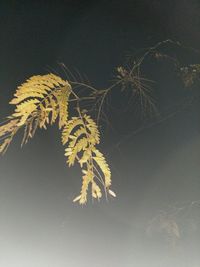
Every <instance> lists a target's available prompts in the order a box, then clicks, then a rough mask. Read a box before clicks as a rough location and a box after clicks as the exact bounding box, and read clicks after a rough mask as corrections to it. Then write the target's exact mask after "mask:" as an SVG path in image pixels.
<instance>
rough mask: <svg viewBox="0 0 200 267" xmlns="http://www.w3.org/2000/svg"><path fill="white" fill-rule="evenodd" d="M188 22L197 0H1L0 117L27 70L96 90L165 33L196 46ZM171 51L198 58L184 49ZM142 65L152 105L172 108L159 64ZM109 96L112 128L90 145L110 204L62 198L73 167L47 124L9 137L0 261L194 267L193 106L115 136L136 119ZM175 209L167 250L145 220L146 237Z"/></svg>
mask: <svg viewBox="0 0 200 267" xmlns="http://www.w3.org/2000/svg"><path fill="white" fill-rule="evenodd" d="M199 27H200V3H199V1H198V0H190V1H189V0H175V1H171V0H169V1H156V0H152V1H148V0H140V1H139V0H138V1H133V0H132V1H131V0H124V1H118V0H115V1H114V0H110V1H104V0H102V1H78V0H76V1H75V0H74V1H0V58H1V64H0V88H1V90H0V115H1V118H2V119H3V118H4V117H5V116H7V115H9V114H10V113H11V112H12V107H10V106H9V105H8V102H9V101H10V99H11V98H12V96H13V94H14V91H15V88H16V86H18V85H19V84H20V83H22V82H23V81H24V80H25V79H27V78H28V77H29V76H31V75H34V74H45V73H47V72H49V71H51V70H53V71H57V72H58V73H59V74H60V75H63V72H62V69H61V68H60V67H59V66H58V64H57V63H58V62H63V63H65V64H66V65H67V66H68V67H69V68H70V69H71V70H73V69H74V68H76V69H78V71H79V72H80V73H84V74H86V75H87V77H89V79H90V81H91V82H93V83H94V84H95V85H96V86H97V87H100V88H102V87H105V86H108V84H109V83H108V82H109V80H111V79H113V70H114V68H115V67H117V66H119V65H120V64H122V63H123V62H124V59H125V56H126V55H127V54H129V53H130V52H132V51H136V50H137V49H139V48H143V47H147V46H151V45H154V44H155V43H156V42H158V41H161V40H165V39H168V38H172V39H175V40H178V41H180V42H182V43H184V44H185V45H187V46H192V47H194V48H196V49H199V48H200V34H199ZM182 53H183V52H182ZM181 56H182V57H183V58H184V59H183V60H185V62H189V63H197V62H200V57H199V58H198V57H197V55H194V54H192V53H191V54H187V55H185V54H184V53H183V54H181ZM148 68H149V69H147V70H149V71H150V72H152V73H153V75H155V73H156V72H157V71H159V79H160V80H161V81H162V87H161V86H157V87H156V88H157V90H160V91H159V92H157V93H158V99H159V100H158V101H159V102H158V105H159V106H160V108H161V109H162V108H171V109H173V104H174V103H176V99H181V98H182V97H184V96H185V95H187V93H185V92H183V90H182V88H181V87H180V84H176V83H175V85H174V84H173V82H172V81H170V79H168V76H167V72H165V69H164V68H160V69H159V68H156V67H154V66H153V67H152V66H149V67H148ZM63 77H64V78H65V76H64V75H63ZM171 99H174V100H173V102H174V103H173V104H172V106H170V104H169V103H171ZM169 100H170V101H169ZM120 101H121V95H116V96H115V97H113V99H112V100H111V104H112V106H114V107H115V108H116V109H114V108H112V109H111V110H110V111H109V109H108V117H109V119H110V121H111V123H112V125H113V127H114V130H113V129H111V127H109V126H106V127H104V128H103V133H102V134H103V136H102V146H101V149H102V151H103V152H105V154H106V155H107V159H108V162H109V164H110V166H111V170H112V179H113V190H114V191H115V192H116V193H117V198H116V199H111V200H110V201H109V202H106V201H105V199H102V200H101V201H100V202H99V203H98V202H94V203H92V202H91V201H89V203H88V204H87V206H84V207H80V206H78V205H77V204H74V203H72V200H73V198H74V197H75V196H76V195H77V194H78V192H79V190H80V186H81V176H80V175H81V173H80V170H79V168H76V167H75V168H70V169H69V168H67V166H66V164H65V158H64V155H63V154H64V149H63V147H62V145H61V142H60V133H59V131H58V130H57V128H56V127H52V128H49V129H48V131H44V130H43V131H42V130H38V131H37V133H36V136H35V137H34V139H33V140H31V141H30V142H29V143H28V144H27V145H26V146H24V147H23V149H21V148H20V140H21V138H22V136H21V135H20V134H19V135H18V136H17V137H16V138H15V140H14V142H13V143H12V144H11V146H10V148H9V149H8V151H7V153H6V154H5V156H3V157H1V160H0V267H165V266H166V267H167V266H168V267H169V266H170V267H171V266H173V267H198V266H199V262H200V256H199V255H198V254H199V251H198V246H199V244H200V216H199V211H200V208H199V209H198V208H196V207H194V208H192V209H190V210H188V209H187V205H188V203H191V202H192V201H194V200H198V199H200V164H199V159H200V152H199V151H200V116H199V114H200V113H199V111H200V110H199V103H194V104H193V105H192V106H190V107H188V108H186V109H185V110H183V111H182V112H179V113H177V114H176V116H174V117H172V118H171V119H169V120H166V121H165V122H163V123H161V124H159V125H156V126H154V127H151V128H148V129H146V130H144V131H142V132H140V133H139V134H137V135H134V136H131V137H130V138H128V139H124V138H125V136H126V135H127V134H128V133H130V132H131V131H134V129H136V128H137V127H136V126H135V123H138V121H137V119H136V118H135V117H134V116H133V114H132V113H131V111H130V110H129V111H128V112H127V113H125V112H121V106H120ZM125 101H126V100H124V102H123V101H122V104H125ZM122 110H123V108H122ZM121 140H124V141H123V142H122V143H121V144H120V146H119V147H116V143H117V142H119V141H121ZM174 206H178V207H183V206H184V207H186V208H185V209H184V210H183V213H179V215H177V216H176V217H175V219H176V222H177V224H178V226H179V228H180V236H181V237H180V240H179V241H178V244H177V247H176V248H175V249H172V248H171V246H169V244H168V242H167V240H166V238H165V236H163V235H162V233H161V232H159V231H158V230H157V228H156V226H155V229H154V228H153V230H152V233H151V234H150V235H149V234H147V231H146V228H147V225H148V222H150V221H151V220H152V218H155V217H156V216H157V215H158V214H159V212H160V211H161V210H163V211H169V210H171V209H173V207H174Z"/></svg>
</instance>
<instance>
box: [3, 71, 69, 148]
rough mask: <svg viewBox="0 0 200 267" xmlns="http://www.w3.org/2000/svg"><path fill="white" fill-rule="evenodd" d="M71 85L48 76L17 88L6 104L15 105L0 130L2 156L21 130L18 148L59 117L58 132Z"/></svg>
mask: <svg viewBox="0 0 200 267" xmlns="http://www.w3.org/2000/svg"><path fill="white" fill-rule="evenodd" d="M70 93H71V86H70V84H69V83H68V82H67V81H64V80H62V79H61V78H60V77H59V76H56V75H54V74H52V73H50V74H46V75H36V76H32V77H31V78H29V79H28V80H27V81H26V82H25V83H23V84H22V85H20V86H18V88H17V90H16V93H15V94H14V98H13V99H12V100H11V101H10V104H12V105H15V111H14V113H13V114H12V115H11V116H9V117H8V119H9V120H8V122H7V123H5V124H3V125H2V126H1V127H0V139H1V141H2V140H3V141H2V142H1V145H0V152H1V153H4V152H5V151H6V149H7V148H8V146H9V144H10V142H11V141H12V139H13V137H14V135H15V134H16V132H17V131H18V129H20V128H21V127H24V137H23V140H22V145H23V144H24V143H27V141H28V139H29V138H32V137H33V136H34V134H35V131H36V129H37V128H38V127H39V128H44V129H46V125H47V124H53V123H54V122H55V121H56V119H57V118H59V121H58V124H59V128H60V129H61V128H62V127H63V126H64V125H65V124H66V122H67V119H68V99H69V96H70Z"/></svg>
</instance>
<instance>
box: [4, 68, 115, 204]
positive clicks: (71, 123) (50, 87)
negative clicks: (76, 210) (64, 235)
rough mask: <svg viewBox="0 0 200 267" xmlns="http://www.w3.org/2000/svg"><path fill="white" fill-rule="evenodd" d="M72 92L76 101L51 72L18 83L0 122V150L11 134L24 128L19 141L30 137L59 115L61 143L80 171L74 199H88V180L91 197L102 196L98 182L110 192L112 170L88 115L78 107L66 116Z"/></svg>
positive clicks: (70, 161)
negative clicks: (11, 109)
mask: <svg viewBox="0 0 200 267" xmlns="http://www.w3.org/2000/svg"><path fill="white" fill-rule="evenodd" d="M71 94H73V96H75V97H76V100H77V101H79V97H78V96H76V94H75V93H74V92H73V90H72V87H71V85H70V84H69V82H68V81H64V80H63V79H61V78H60V77H59V76H56V75H54V74H51V73H50V74H47V75H36V76H32V77H31V78H29V79H28V80H27V81H26V82H25V83H23V84H22V85H20V86H19V87H18V88H17V90H16V92H15V94H14V98H13V99H12V100H11V101H10V104H12V105H15V110H14V113H13V114H12V115H11V116H9V117H8V120H7V121H6V122H4V123H2V124H1V125H0V153H2V154H3V153H5V151H6V150H7V148H8V146H9V145H10V143H11V141H12V139H13V137H14V135H15V134H16V133H17V131H18V130H19V129H20V128H24V136H23V140H22V145H23V144H25V143H27V141H28V139H29V138H32V137H33V136H34V134H35V131H36V129H37V128H38V127H39V128H44V129H46V126H47V125H48V124H53V123H55V122H56V120H57V119H58V126H59V129H61V130H62V143H63V145H65V144H66V143H67V145H68V146H67V148H66V149H65V155H66V156H67V164H68V165H69V166H72V165H74V163H75V161H77V162H78V163H79V164H80V166H81V168H82V173H83V177H82V179H83V181H82V189H81V193H80V195H79V196H78V197H77V198H76V199H75V200H74V201H76V200H79V203H80V204H84V203H86V201H87V191H88V187H89V185H90V184H91V191H92V197H93V198H97V199H100V198H101V196H102V193H101V189H100V187H99V185H98V182H100V183H102V184H103V187H104V189H105V191H106V193H107V192H108V193H109V194H110V195H112V196H115V194H114V192H113V191H111V190H110V189H109V187H110V185H111V172H110V169H109V167H108V165H107V163H106V160H105V158H104V156H103V154H102V153H101V152H100V151H99V150H98V149H97V148H96V145H97V144H99V142H100V137H99V136H100V135H99V131H98V127H97V125H96V123H95V122H94V121H93V120H92V119H91V117H90V116H88V115H86V114H82V113H81V112H80V110H78V111H79V116H78V117H72V118H71V119H70V120H69V119H68V113H69V112H68V105H69V103H70V97H71Z"/></svg>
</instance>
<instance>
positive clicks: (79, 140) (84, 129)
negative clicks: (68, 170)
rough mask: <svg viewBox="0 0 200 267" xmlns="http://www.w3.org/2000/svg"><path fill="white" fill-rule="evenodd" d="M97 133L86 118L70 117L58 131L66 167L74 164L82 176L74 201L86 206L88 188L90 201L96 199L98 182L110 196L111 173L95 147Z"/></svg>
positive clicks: (89, 118) (86, 116)
mask: <svg viewBox="0 0 200 267" xmlns="http://www.w3.org/2000/svg"><path fill="white" fill-rule="evenodd" d="M99 136H100V135H99V130H98V127H97V125H96V123H95V122H94V121H93V120H92V119H91V117H90V116H88V115H86V114H80V116H79V117H73V118H72V119H71V120H69V121H68V122H67V124H66V125H65V127H64V128H63V131H62V143H63V145H65V144H66V143H67V145H68V146H67V148H66V149H65V156H67V164H68V165H69V166H71V165H74V163H75V161H77V162H78V163H79V164H80V166H81V168H82V173H83V177H82V179H83V181H82V188H81V193H80V195H79V196H78V197H76V198H75V199H74V201H79V203H80V204H85V203H86V202H87V191H88V188H89V185H90V184H91V191H92V197H94V198H97V199H100V198H101V196H102V193H101V189H100V187H99V186H98V185H97V181H98V182H100V183H101V184H102V185H103V187H104V189H106V192H109V193H110V194H112V193H111V192H112V191H111V190H109V187H110V185H111V172H110V169H109V166H108V164H107V163H106V160H105V158H104V156H103V154H102V153H101V152H100V151H99V150H98V149H97V148H96V145H97V144H99V142H100V138H99Z"/></svg>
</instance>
